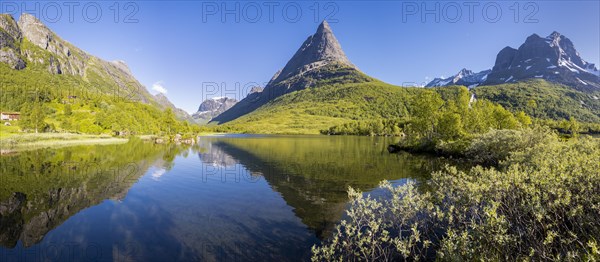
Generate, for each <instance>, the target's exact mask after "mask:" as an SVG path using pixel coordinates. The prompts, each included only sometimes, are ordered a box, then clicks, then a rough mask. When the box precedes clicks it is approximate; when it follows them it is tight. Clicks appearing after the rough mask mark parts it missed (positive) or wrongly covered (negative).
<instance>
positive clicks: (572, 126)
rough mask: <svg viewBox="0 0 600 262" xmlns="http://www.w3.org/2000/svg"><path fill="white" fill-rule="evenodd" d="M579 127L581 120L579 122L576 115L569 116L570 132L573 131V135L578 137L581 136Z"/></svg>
mask: <svg viewBox="0 0 600 262" xmlns="http://www.w3.org/2000/svg"><path fill="white" fill-rule="evenodd" d="M579 128H580V125H579V122H577V120H576V119H575V117H570V118H569V133H571V136H573V137H578V136H579Z"/></svg>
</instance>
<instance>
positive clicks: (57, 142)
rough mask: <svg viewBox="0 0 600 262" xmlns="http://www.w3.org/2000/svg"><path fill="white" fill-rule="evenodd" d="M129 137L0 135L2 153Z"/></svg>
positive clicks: (50, 134)
mask: <svg viewBox="0 0 600 262" xmlns="http://www.w3.org/2000/svg"><path fill="white" fill-rule="evenodd" d="M128 140H129V139H126V138H116V137H112V136H109V135H84V134H72V133H38V134H31V133H21V134H17V133H13V134H10V135H2V136H0V154H2V155H4V154H9V153H13V152H19V151H27V150H35V149H40V148H60V147H68V146H76V145H108V144H120V143H126V142H127V141H128Z"/></svg>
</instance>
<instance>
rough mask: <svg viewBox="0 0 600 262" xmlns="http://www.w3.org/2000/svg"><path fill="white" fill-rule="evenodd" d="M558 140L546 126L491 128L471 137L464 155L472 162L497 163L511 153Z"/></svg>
mask: <svg viewBox="0 0 600 262" xmlns="http://www.w3.org/2000/svg"><path fill="white" fill-rule="evenodd" d="M556 141H558V136H557V135H556V134H554V133H553V132H552V131H551V130H550V129H548V128H542V127H539V128H535V129H520V130H492V131H490V132H487V133H485V134H482V135H479V136H477V137H475V138H474V139H473V141H472V142H471V144H470V145H469V146H468V147H467V148H466V150H465V151H464V152H465V155H466V157H467V158H469V159H470V160H471V161H472V162H474V163H479V164H486V165H497V164H498V163H499V162H500V161H502V160H505V159H507V158H508V157H509V156H510V154H511V153H513V152H518V151H522V150H525V149H527V148H532V147H535V146H537V145H547V144H551V143H553V142H556Z"/></svg>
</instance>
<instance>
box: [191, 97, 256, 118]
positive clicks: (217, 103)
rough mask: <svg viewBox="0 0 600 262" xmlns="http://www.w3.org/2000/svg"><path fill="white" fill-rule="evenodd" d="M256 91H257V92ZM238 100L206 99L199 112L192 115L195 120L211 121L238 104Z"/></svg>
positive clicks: (226, 98)
mask: <svg viewBox="0 0 600 262" xmlns="http://www.w3.org/2000/svg"><path fill="white" fill-rule="evenodd" d="M253 90H254V89H253ZM255 91H256V90H255ZM237 102H238V101H237V100H236V99H234V98H229V97H213V98H209V99H206V100H204V101H203V102H202V104H200V107H198V112H196V113H194V114H193V115H192V118H194V119H200V120H206V121H210V120H211V119H213V118H215V117H217V116H218V115H220V114H221V113H223V112H225V111H227V110H228V109H229V108H231V107H233V106H234V105H235V104H237Z"/></svg>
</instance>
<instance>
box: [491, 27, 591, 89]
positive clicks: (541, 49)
mask: <svg viewBox="0 0 600 262" xmlns="http://www.w3.org/2000/svg"><path fill="white" fill-rule="evenodd" d="M531 78H542V79H546V80H549V81H551V82H556V83H561V84H565V85H567V86H571V87H573V88H575V89H577V90H579V91H583V92H594V91H600V72H599V71H598V69H597V68H596V66H595V65H594V64H591V63H588V62H586V61H585V60H583V59H582V58H581V57H580V56H579V53H578V52H577V50H576V49H575V46H574V45H573V42H571V40H570V39H569V38H567V37H565V36H563V35H561V34H560V33H558V32H553V33H552V34H550V35H549V36H547V37H540V36H538V35H537V34H533V35H531V36H529V37H528V38H527V40H526V41H525V43H523V44H522V45H521V46H520V47H519V49H514V48H511V47H505V48H504V49H502V51H500V53H498V56H497V57H496V63H495V65H494V68H493V70H492V72H491V73H490V74H489V76H488V77H487V80H486V81H485V82H484V83H483V84H485V85H494V84H503V83H512V82H517V81H520V80H525V79H531Z"/></svg>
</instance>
